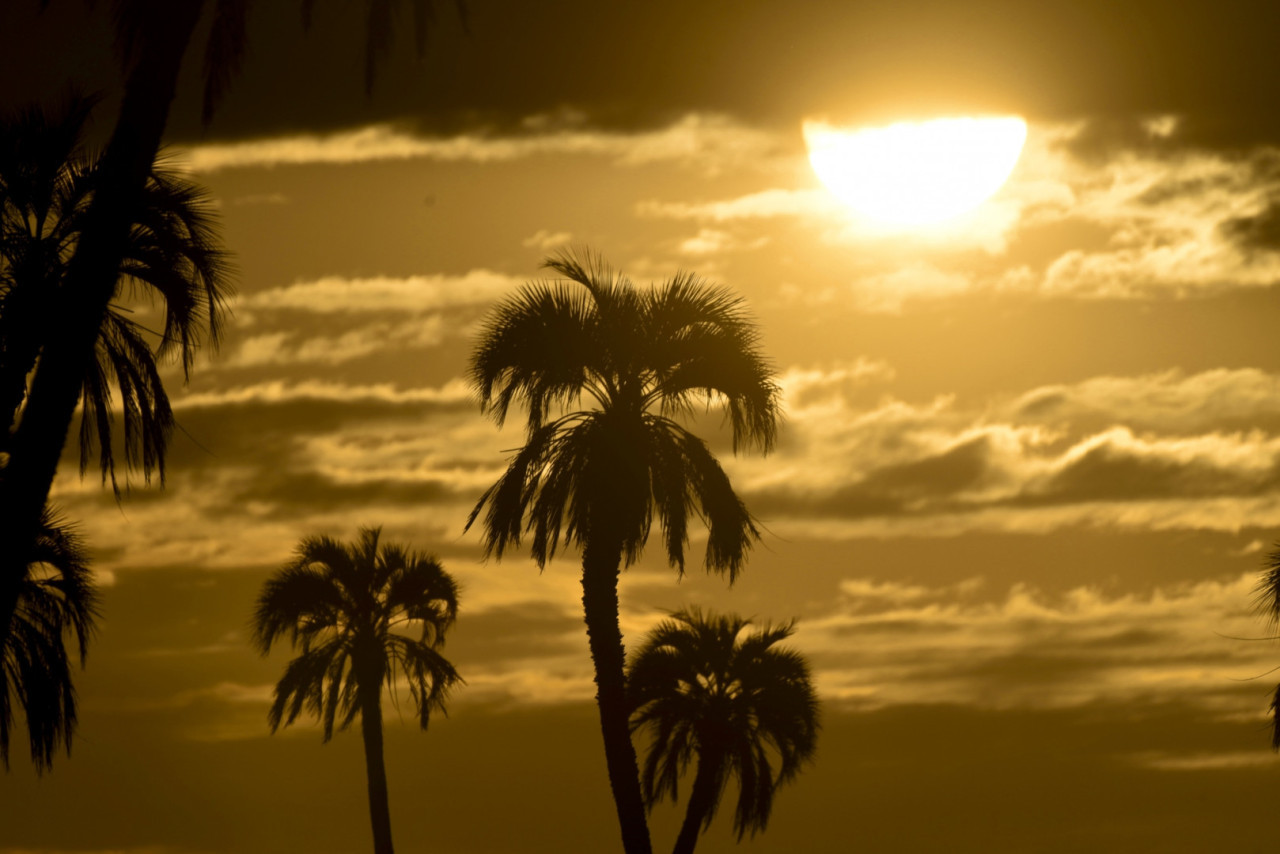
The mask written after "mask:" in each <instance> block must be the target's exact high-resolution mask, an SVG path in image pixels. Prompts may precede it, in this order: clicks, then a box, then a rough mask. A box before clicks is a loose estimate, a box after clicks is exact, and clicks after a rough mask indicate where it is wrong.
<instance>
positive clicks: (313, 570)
mask: <svg viewBox="0 0 1280 854" xmlns="http://www.w3.org/2000/svg"><path fill="white" fill-rule="evenodd" d="M380 534H381V529H380V528H362V529H361V530H360V539H359V541H358V542H356V543H354V544H351V545H345V544H343V543H339V542H337V541H335V540H332V539H330V538H328V537H307V538H305V539H303V540H302V541H301V543H299V545H298V550H297V556H296V557H295V558H294V560H292V561H291V562H290V563H288V564H286V565H285V566H284V567H283V568H282V569H280V570H278V571H277V572H276V573H275V574H274V575H272V576H271V578H269V579H268V580H267V582H266V583H265V584H264V585H263V588H262V593H261V595H260V596H259V597H258V603H257V608H256V610H255V611H254V615H253V638H254V643H255V645H256V646H257V647H258V650H259V651H260V652H261V653H262V654H263V655H266V654H267V653H269V652H270V651H271V647H272V645H273V644H274V643H275V642H276V641H277V640H280V639H282V638H284V637H286V636H287V637H288V638H289V641H290V644H291V646H292V647H293V648H295V649H298V648H300V650H301V654H300V655H298V657H297V658H295V659H293V660H292V661H290V662H289V665H288V667H287V668H285V672H284V675H283V676H282V677H280V681H279V682H278V683H277V684H276V689H275V701H274V702H273V703H272V704H271V710H270V712H269V713H268V715H267V721H268V723H269V724H270V726H271V731H272V732H275V731H276V730H277V729H278V728H279V727H280V726H281V724H283V725H284V726H288V725H289V724H291V723H293V722H294V720H296V719H297V717H298V715H300V714H301V713H302V711H303V709H304V708H305V709H307V710H308V711H309V712H311V713H312V714H314V715H315V716H316V717H318V718H319V719H320V722H321V724H322V725H323V727H324V740H325V741H328V740H329V739H330V738H332V737H333V729H334V724H335V722H336V723H337V726H338V728H339V729H346V728H347V727H348V726H349V725H350V724H351V722H352V721H353V720H354V719H355V717H356V716H357V715H359V716H360V726H361V731H362V734H363V735H364V752H365V763H366V767H367V769H368V778H369V815H370V820H371V822H372V824H373V848H374V852H375V854H391V852H392V845H391V811H390V806H389V802H388V798H387V773H386V766H385V764H384V762H383V753H382V688H383V685H390V686H392V688H393V690H394V686H395V681H396V678H397V672H398V673H399V674H400V675H401V676H403V677H404V678H405V680H406V681H407V682H408V683H409V694H410V696H411V697H412V698H413V703H414V705H415V706H416V707H417V710H418V724H419V726H421V727H422V729H424V730H425V729H426V728H427V722H428V718H429V716H430V713H431V712H432V711H437V710H438V711H441V712H444V711H445V700H446V699H447V697H448V694H449V690H450V688H452V687H453V686H454V685H455V684H457V683H458V682H460V681H462V680H461V677H459V676H458V672H457V671H456V670H455V669H454V667H453V665H452V664H450V663H449V662H448V661H447V660H446V659H445V658H444V656H442V655H441V654H440V651H439V650H440V647H441V646H443V645H444V634H445V631H446V630H447V629H448V628H449V626H451V625H452V624H453V622H454V619H455V618H456V617H457V613H458V585H457V584H456V582H454V580H453V577H452V576H450V575H449V573H447V572H445V570H444V569H442V568H441V566H440V564H439V563H437V562H436V560H435V559H434V558H431V557H426V556H423V555H420V554H417V553H415V552H411V551H406V550H405V549H404V548H402V547H400V546H398V545H393V544H386V545H382V544H380V543H379V537H380ZM415 624H416V631H415V634H416V637H415V636H412V635H409V634H405V633H404V632H405V631H406V630H409V629H410V628H411V627H414V626H415ZM393 697H394V694H393Z"/></svg>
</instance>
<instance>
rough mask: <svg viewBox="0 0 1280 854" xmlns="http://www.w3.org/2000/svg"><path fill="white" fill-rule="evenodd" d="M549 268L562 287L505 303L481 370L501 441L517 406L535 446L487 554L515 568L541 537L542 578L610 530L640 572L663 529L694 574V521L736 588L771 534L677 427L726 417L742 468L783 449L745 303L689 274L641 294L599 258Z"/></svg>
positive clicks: (489, 523)
mask: <svg viewBox="0 0 1280 854" xmlns="http://www.w3.org/2000/svg"><path fill="white" fill-rule="evenodd" d="M546 266H547V267H548V268H550V269H551V270H553V271H555V272H556V273H558V274H560V276H562V277H563V280H562V281H560V282H556V283H537V284H532V285H529V286H526V287H525V288H523V289H522V290H521V291H520V292H519V293H518V294H517V295H516V296H514V297H512V298H510V299H508V300H506V301H505V302H503V303H501V304H500V305H499V306H498V307H497V308H496V309H495V310H494V312H493V313H492V314H491V315H490V317H489V319H488V321H487V323H486V325H485V327H484V330H483V332H482V335H481V340H480V343H479V345H478V346H477V348H476V350H475V352H474V354H473V356H472V360H471V369H470V374H471V383H472V385H473V387H474V388H475V389H476V391H477V392H478V395H479V398H480V404H481V409H482V411H484V412H486V413H488V414H489V415H490V416H491V417H492V418H493V419H494V420H495V421H496V422H497V423H498V424H499V425H501V424H502V423H503V422H504V421H505V420H506V417H507V415H508V414H509V412H510V410H511V407H512V405H513V404H518V405H520V406H522V407H524V408H525V409H526V410H527V412H528V423H527V441H526V444H525V445H524V447H523V448H521V449H520V451H519V452H518V453H517V454H516V455H515V456H514V457H513V458H512V459H511V461H510V463H509V465H508V468H507V471H506V473H505V474H504V475H503V476H502V478H501V479H500V480H499V481H498V482H497V483H496V484H494V486H493V487H491V488H490V489H489V490H488V491H487V492H486V493H485V494H484V496H483V497H482V498H481V499H480V501H479V503H478V504H477V505H476V507H475V509H474V510H473V511H472V513H471V516H470V518H469V519H468V522H467V525H468V527H470V525H471V524H472V523H474V522H475V520H476V519H477V518H478V517H479V515H480V513H481V511H482V510H483V509H484V508H485V507H486V506H487V508H488V510H487V513H486V516H485V531H486V548H487V550H488V552H490V553H492V554H496V555H497V556H499V557H501V556H502V553H503V551H504V550H505V549H506V548H507V547H508V546H513V545H519V543H520V541H521V538H522V536H523V535H525V534H527V533H528V534H532V540H531V551H532V554H533V557H534V559H535V560H536V561H537V562H538V563H539V565H544V564H545V563H546V561H547V560H548V559H550V558H551V557H553V556H554V555H555V552H556V549H557V547H558V545H559V544H561V542H563V543H564V544H566V545H567V544H570V543H573V544H576V545H583V544H585V543H586V542H587V541H588V540H589V539H590V538H591V535H592V532H593V530H594V531H598V532H603V531H606V530H607V531H608V533H609V535H610V536H611V537H612V538H615V539H617V540H618V541H619V542H620V544H621V547H622V549H623V552H624V555H625V557H626V562H627V564H628V565H629V564H631V563H633V562H635V560H637V559H638V557H639V554H640V551H641V549H642V548H643V546H644V543H645V540H646V539H647V537H648V534H649V530H650V528H651V526H652V523H653V520H654V517H655V516H656V517H657V519H658V521H659V522H660V524H661V526H662V528H663V531H664V541H665V545H666V550H667V557H668V560H669V561H670V563H671V565H672V566H675V567H678V568H679V570H680V571H681V572H683V571H684V548H685V546H686V545H687V544H688V539H689V538H688V519H689V515H690V513H691V512H696V513H697V514H698V515H699V516H700V517H701V518H702V519H703V520H704V522H706V524H707V527H708V529H709V539H708V544H707V553H706V566H707V568H708V569H714V570H717V571H723V572H727V573H728V575H729V578H730V580H731V581H732V580H733V579H734V578H735V577H736V575H737V572H738V571H739V569H740V568H741V566H742V563H743V562H744V560H745V555H746V552H747V550H748V549H749V548H750V545H751V543H752V542H753V541H754V540H755V539H758V538H759V531H758V530H757V528H756V526H755V523H754V521H753V520H752V517H751V515H750V514H749V513H748V512H747V509H746V507H745V505H743V503H742V501H741V500H740V499H739V498H738V496H737V495H736V494H735V493H734V491H733V489H732V487H731V485H730V483H729V478H728V476H727V475H726V474H725V472H724V470H723V469H722V468H721V467H720V464H719V462H718V461H717V460H716V459H715V457H714V455H713V454H712V453H711V451H710V449H709V448H708V447H707V444H706V443H705V442H704V441H703V440H702V439H700V438H698V437H697V436H695V435H693V434H692V433H691V432H689V431H688V430H686V429H685V428H684V427H683V426H682V425H681V423H680V422H679V420H678V419H681V418H685V417H688V416H691V415H693V414H695V413H696V412H698V411H700V410H701V409H702V408H709V407H716V406H719V407H723V409H724V412H725V416H726V420H727V422H728V424H729V425H730V427H731V429H732V434H733V448H734V451H735V452H736V451H737V450H739V448H741V447H744V446H747V445H755V446H757V447H758V448H759V449H760V450H761V451H763V452H766V453H767V452H768V451H769V450H770V449H771V448H772V446H773V444H774V441H775V440H776V438H777V431H778V421H779V402H778V401H779V389H778V386H777V384H776V383H775V382H774V379H773V370H772V368H771V367H770V365H769V364H768V363H767V362H766V361H765V359H764V357H763V356H762V355H761V353H760V351H759V348H758V341H759V334H758V332H757V329H756V326H755V323H754V321H753V320H752V318H751V317H750V315H749V313H748V312H747V310H746V305H745V303H744V302H743V300H742V299H740V298H739V297H736V296H734V295H733V294H732V293H730V292H729V291H727V290H725V289H724V288H720V287H716V286H714V285H710V284H708V283H706V282H704V281H703V280H701V279H699V278H698V277H696V276H694V275H692V274H686V273H680V274H678V275H676V276H675V277H674V278H672V279H671V280H669V281H667V282H665V283H664V284H662V285H660V286H658V287H655V288H652V289H648V290H641V289H638V288H636V287H635V286H634V285H633V284H632V283H631V282H630V281H629V280H628V279H626V278H625V277H623V276H621V275H619V274H616V273H614V272H613V271H611V270H610V269H608V268H607V267H606V266H604V264H603V263H602V262H601V261H600V260H599V259H598V258H593V257H592V256H590V255H587V256H586V257H585V259H579V258H578V257H577V256H575V255H574V254H572V253H566V254H562V255H558V256H555V257H552V258H550V259H548V260H547V262H546ZM578 407H581V408H578ZM556 412H563V413H565V414H561V415H559V417H553V416H554V415H555V413H556Z"/></svg>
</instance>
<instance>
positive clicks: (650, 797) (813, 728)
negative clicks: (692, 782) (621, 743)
mask: <svg viewBox="0 0 1280 854" xmlns="http://www.w3.org/2000/svg"><path fill="white" fill-rule="evenodd" d="M749 625H751V623H750V621H749V620H745V619H743V618H741V617H739V616H736V615H723V616H713V615H704V614H703V613H702V612H701V611H699V610H698V609H696V608H691V609H688V610H685V611H679V612H677V613H674V614H672V615H671V618H670V619H668V620H664V621H662V622H661V623H659V624H658V626H657V627H656V628H655V629H653V631H651V632H650V633H649V635H648V636H647V637H646V640H645V642H644V644H643V645H642V646H641V647H640V649H639V650H638V651H637V652H636V654H635V655H634V657H633V658H632V661H631V665H630V667H629V669H628V676H627V692H628V700H629V703H630V705H631V708H632V710H633V711H632V717H631V726H632V730H633V731H641V730H644V731H647V733H648V735H649V746H648V753H647V756H646V758H645V761H644V767H643V769H642V772H641V786H642V788H643V792H644V798H645V802H646V804H647V805H648V806H649V807H650V808H652V806H653V805H654V804H655V803H657V802H659V801H661V800H663V799H664V798H667V797H670V798H671V799H672V800H677V799H678V794H679V793H678V783H679V781H680V778H681V777H682V776H683V774H684V772H685V770H686V769H687V768H688V766H689V764H690V763H691V762H692V761H693V760H695V759H696V760H697V761H698V763H699V774H702V773H709V774H710V775H711V777H710V779H711V780H712V781H713V789H714V791H715V792H716V796H715V800H714V801H713V802H712V805H711V808H710V811H709V812H708V813H707V814H706V815H705V817H704V825H703V826H704V827H707V826H709V825H710V823H711V819H712V817H713V816H714V814H715V810H716V806H718V804H719V800H720V797H721V795H722V794H723V792H724V788H725V786H726V784H727V783H728V781H729V778H730V777H733V778H736V779H737V781H738V787H739V795H738V802H737V807H736V809H735V811H734V820H733V826H734V830H735V831H736V832H737V834H738V838H739V839H741V838H742V837H743V836H744V835H745V834H746V833H747V832H750V833H752V834H753V835H754V834H755V833H756V832H757V831H760V830H764V829H765V826H766V824H767V823H768V820H769V813H770V810H771V809H772V805H773V796H774V792H775V791H776V790H777V788H778V787H779V786H781V785H782V784H783V783H786V782H787V781H789V780H791V779H792V778H794V777H795V776H796V774H797V773H798V772H799V771H800V769H801V767H802V766H803V765H804V763H806V762H808V761H809V760H811V759H812V758H813V755H814V751H815V749H816V745H817V736H818V729H819V722H818V699H817V695H816V693H815V692H814V689H813V684H812V681H811V679H810V675H809V667H808V664H807V663H806V662H805V659H804V656H802V655H801V654H800V653H798V652H795V651H794V650H789V649H785V648H780V647H778V646H776V644H778V643H779V642H780V641H782V640H784V639H786V638H788V637H790V636H791V635H792V633H793V632H794V628H795V624H794V622H792V623H786V624H783V625H777V626H775V625H765V626H764V627H762V628H760V629H757V630H755V631H752V632H749V633H747V634H745V635H744V634H743V632H744V630H745V629H746V628H747V627H748V626H749ZM775 759H776V761H777V765H776V767H775V765H774V760H775ZM704 765H705V766H706V770H705V772H704V769H703V767H702V766H704Z"/></svg>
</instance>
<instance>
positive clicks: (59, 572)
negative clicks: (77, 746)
mask: <svg viewBox="0 0 1280 854" xmlns="http://www.w3.org/2000/svg"><path fill="white" fill-rule="evenodd" d="M97 603H98V596H97V593H96V591H95V590H94V585H93V579H92V575H91V573H90V571H89V562H88V557H87V556H86V554H85V549H84V545H83V543H82V542H81V540H80V538H79V536H77V535H76V533H75V532H74V531H73V530H71V529H70V528H67V527H65V526H64V525H62V524H61V523H59V522H58V521H57V520H56V519H54V518H53V517H52V516H51V515H50V514H49V513H48V512H46V513H45V515H44V518H43V519H42V521H41V526H40V534H39V536H38V537H37V538H36V544H35V550H34V552H33V557H32V560H31V563H30V564H28V565H27V572H26V574H25V575H24V577H23V578H22V580H21V584H20V586H19V590H18V607H17V608H16V609H15V611H14V614H13V617H12V618H11V621H10V624H9V626H8V631H7V632H5V633H3V634H0V761H3V762H4V766H5V768H6V769H7V768H8V767H9V735H10V732H11V731H12V728H13V722H14V712H15V710H16V709H21V711H22V715H23V717H24V718H25V719H26V723H27V734H28V736H29V737H30V742H31V761H32V762H33V763H34V764H35V766H36V769H37V770H38V771H43V770H44V769H46V768H48V767H49V766H50V764H51V763H52V762H53V754H54V753H55V752H56V751H57V749H58V747H59V746H60V745H61V746H63V747H65V748H66V750H67V752H68V753H70V752H71V736H72V734H73V733H74V732H75V727H76V694H75V687H74V686H73V685H72V680H71V661H72V656H71V655H69V654H68V652H67V643H68V641H69V640H72V639H73V640H74V643H75V645H76V647H77V648H78V651H79V657H80V664H81V666H83V665H84V659H85V655H86V653H87V651H88V643H89V635H90V634H91V633H92V631H93V624H94V618H95V617H97V615H98V611H97Z"/></svg>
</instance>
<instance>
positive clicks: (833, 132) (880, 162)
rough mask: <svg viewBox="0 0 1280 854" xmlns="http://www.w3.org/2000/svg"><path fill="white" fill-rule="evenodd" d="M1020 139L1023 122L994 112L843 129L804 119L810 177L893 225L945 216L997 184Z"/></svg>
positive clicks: (963, 209) (979, 198) (861, 211)
mask: <svg viewBox="0 0 1280 854" xmlns="http://www.w3.org/2000/svg"><path fill="white" fill-rule="evenodd" d="M1026 139H1027V123H1026V122H1024V121H1023V120H1022V119H1020V118H1017V117H1013V116H1009V117H1001V118H956V119H932V120H930V121H925V122H899V123H897V124H892V125H888V126H887V127H876V128H860V129H846V128H837V127H832V126H831V125H829V124H826V123H825V122H813V121H806V122H805V123H804V140H805V144H806V145H807V146H808V148H809V162H810V163H811V164H812V165H813V171H814V172H816V173H817V175H818V178H819V179H821V181H822V183H823V184H825V185H826V187H827V189H829V190H830V191H831V192H832V193H834V194H835V195H836V196H837V197H838V198H839V199H840V200H841V201H843V202H844V203H845V204H847V205H849V207H851V208H853V209H854V210H855V211H857V212H858V213H859V214H862V215H863V216H865V217H867V218H869V219H873V220H876V221H877V222H880V223H884V224H886V225H893V226H907V225H927V224H929V223H935V222H941V221H942V220H946V219H951V218H952V217H955V216H959V215H960V214H962V213H964V212H966V211H969V210H972V209H973V208H975V207H977V206H978V205H980V204H982V202H984V201H986V199H987V198H989V197H990V196H991V195H992V194H993V193H995V191H996V190H998V189H1000V186H1001V185H1002V184H1004V182H1005V180H1006V179H1007V178H1008V177H1009V174H1010V173H1011V172H1012V171H1013V167H1014V165H1016V164H1017V162H1018V155H1019V154H1021V152H1022V144H1023V143H1024V142H1025V141H1026Z"/></svg>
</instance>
